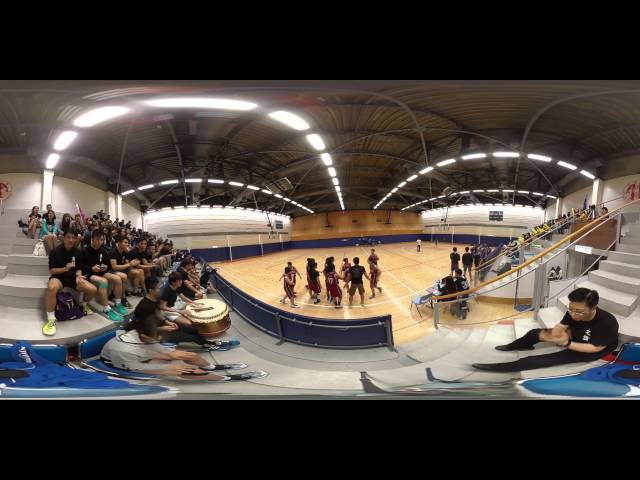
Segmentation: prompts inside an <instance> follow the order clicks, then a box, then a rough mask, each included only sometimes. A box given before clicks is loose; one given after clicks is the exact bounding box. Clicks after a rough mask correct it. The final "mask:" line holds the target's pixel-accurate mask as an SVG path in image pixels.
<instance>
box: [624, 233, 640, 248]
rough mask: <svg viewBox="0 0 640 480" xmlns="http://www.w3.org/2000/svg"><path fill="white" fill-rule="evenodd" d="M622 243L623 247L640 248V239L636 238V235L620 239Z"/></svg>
mask: <svg viewBox="0 0 640 480" xmlns="http://www.w3.org/2000/svg"><path fill="white" fill-rule="evenodd" d="M620 243H621V244H622V245H638V246H640V237H636V236H635V235H629V234H627V235H625V236H624V237H622V238H621V239H620Z"/></svg>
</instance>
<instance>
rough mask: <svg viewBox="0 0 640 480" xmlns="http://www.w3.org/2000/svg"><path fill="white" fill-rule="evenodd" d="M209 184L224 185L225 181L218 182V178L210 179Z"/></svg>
mask: <svg viewBox="0 0 640 480" xmlns="http://www.w3.org/2000/svg"><path fill="white" fill-rule="evenodd" d="M207 181H208V182H209V183H224V180H218V179H217V178H210V179H209V180H207Z"/></svg>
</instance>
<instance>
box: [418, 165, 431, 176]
mask: <svg viewBox="0 0 640 480" xmlns="http://www.w3.org/2000/svg"><path fill="white" fill-rule="evenodd" d="M431 170H433V167H427V168H423V169H422V170H420V171H419V172H418V173H419V174H420V175H424V174H425V173H429V172H430V171H431Z"/></svg>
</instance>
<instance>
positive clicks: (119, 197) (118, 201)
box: [115, 194, 122, 220]
mask: <svg viewBox="0 0 640 480" xmlns="http://www.w3.org/2000/svg"><path fill="white" fill-rule="evenodd" d="M115 218H118V219H120V220H122V195H120V194H118V195H116V214H115Z"/></svg>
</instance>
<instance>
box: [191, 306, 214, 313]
mask: <svg viewBox="0 0 640 480" xmlns="http://www.w3.org/2000/svg"><path fill="white" fill-rule="evenodd" d="M191 310H193V311H194V312H204V311H205V310H213V307H205V308H192V309H191Z"/></svg>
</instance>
